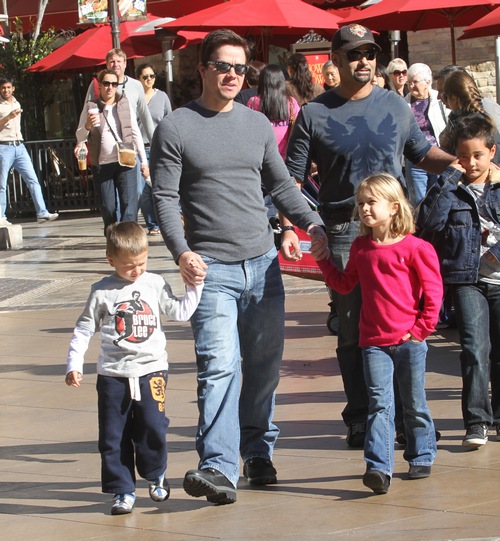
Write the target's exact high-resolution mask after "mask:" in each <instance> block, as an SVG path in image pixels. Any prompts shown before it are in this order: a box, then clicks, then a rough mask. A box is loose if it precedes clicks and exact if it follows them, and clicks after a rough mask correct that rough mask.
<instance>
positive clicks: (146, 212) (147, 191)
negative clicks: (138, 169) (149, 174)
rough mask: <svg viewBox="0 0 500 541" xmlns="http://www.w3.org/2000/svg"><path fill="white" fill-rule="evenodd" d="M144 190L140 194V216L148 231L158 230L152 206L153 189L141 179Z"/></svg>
mask: <svg viewBox="0 0 500 541" xmlns="http://www.w3.org/2000/svg"><path fill="white" fill-rule="evenodd" d="M142 184H143V185H144V188H143V190H142V193H141V199H140V206H141V212H142V216H143V218H144V221H145V222H146V227H147V228H148V230H149V231H151V230H152V229H160V227H159V225H158V222H157V221H156V214H155V208H154V205H153V189H152V188H151V186H150V185H149V184H147V183H146V182H145V181H144V179H142Z"/></svg>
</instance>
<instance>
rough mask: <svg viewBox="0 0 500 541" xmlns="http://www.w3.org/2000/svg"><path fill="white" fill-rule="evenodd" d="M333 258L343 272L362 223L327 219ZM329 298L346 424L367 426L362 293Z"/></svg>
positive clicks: (356, 292) (357, 289)
mask: <svg viewBox="0 0 500 541" xmlns="http://www.w3.org/2000/svg"><path fill="white" fill-rule="evenodd" d="M325 223H326V228H327V235H328V240H329V245H330V250H331V252H332V259H333V261H334V263H335V264H336V265H337V267H338V268H339V269H344V268H345V267H346V265H347V261H348V260H349V250H350V248H351V244H352V243H353V241H354V239H355V238H356V237H357V236H358V235H359V222H357V221H352V222H346V223H342V224H338V225H333V224H329V223H328V220H325ZM330 295H331V298H332V300H333V303H334V305H335V308H336V309H337V313H338V316H339V330H338V347H337V359H338V361H339V367H340V373H341V375H342V381H343V384H344V390H345V394H346V397H347V404H346V407H345V408H344V411H343V412H342V418H343V419H344V422H345V424H346V425H348V426H349V425H351V424H352V423H358V422H361V423H365V422H366V417H367V415H368V393H367V390H366V385H365V380H364V376H363V358H362V355H361V349H360V348H359V346H358V344H359V316H360V312H361V290H360V287H359V285H358V286H356V287H355V288H354V289H353V291H351V293H349V294H348V295H340V294H339V293H337V292H336V291H333V290H330Z"/></svg>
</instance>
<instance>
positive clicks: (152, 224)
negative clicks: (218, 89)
mask: <svg viewBox="0 0 500 541" xmlns="http://www.w3.org/2000/svg"><path fill="white" fill-rule="evenodd" d="M135 75H136V77H137V79H138V80H139V81H140V82H141V84H142V87H143V88H144V96H145V98H146V103H147V105H148V109H149V112H150V113H151V118H152V119H153V125H154V127H155V128H156V126H157V125H158V123H159V122H160V120H161V119H162V118H164V117H165V116H167V114H168V113H171V112H172V105H171V104H170V100H169V98H168V96H167V94H166V93H165V92H163V91H162V90H158V89H157V88H154V84H155V81H156V73H155V71H154V69H153V66H152V65H151V64H141V65H140V66H137V69H136V71H135ZM139 128H140V129H141V133H142V137H143V139H144V140H145V141H147V140H148V138H147V135H146V133H145V131H144V129H143V127H142V125H141V123H140V122H139ZM146 155H147V157H148V159H149V144H146ZM139 204H140V208H141V212H142V215H143V217H144V221H145V222H146V227H147V228H148V235H159V234H160V228H159V226H158V223H157V222H156V215H155V210H154V205H153V197H152V186H151V183H150V181H148V182H146V185H145V186H144V190H143V192H142V195H141V200H140V201H139Z"/></svg>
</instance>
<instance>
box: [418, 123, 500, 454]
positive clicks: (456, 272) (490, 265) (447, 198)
mask: <svg viewBox="0 0 500 541" xmlns="http://www.w3.org/2000/svg"><path fill="white" fill-rule="evenodd" d="M494 133H495V127H494V126H493V124H492V123H491V122H490V121H489V119H488V118H486V117H485V116H484V115H482V114H480V113H472V114H468V115H466V116H464V117H462V118H461V119H460V120H459V121H458V122H457V124H456V126H455V128H454V130H453V134H452V137H453V143H454V152H455V155H456V156H457V162H456V163H454V164H452V165H451V166H450V167H448V168H447V169H446V170H445V171H444V173H443V174H442V175H441V176H440V178H439V180H438V182H437V183H436V184H435V185H434V186H432V188H431V189H430V190H429V192H428V193H427V195H426V197H425V199H424V200H423V202H422V204H421V206H420V210H419V213H418V219H417V224H418V227H419V228H420V229H422V230H423V234H424V235H427V234H429V233H431V234H432V242H433V244H434V246H435V248H436V251H437V253H438V255H439V258H440V261H441V273H442V276H443V280H444V283H445V285H447V286H448V287H449V288H450V290H451V293H452V298H453V302H454V305H455V313H456V319H457V327H458V331H459V334H460V345H461V348H462V352H461V354H460V361H461V370H462V416H463V419H464V425H465V430H466V433H465V437H464V439H463V441H462V445H463V446H465V447H468V448H472V449H477V448H479V447H481V446H482V445H485V444H486V442H487V441H488V429H489V427H490V426H493V427H495V428H496V434H497V440H500V243H499V242H498V241H499V240H500V170H498V169H496V168H492V167H491V163H490V162H491V160H492V159H493V156H494V155H495V149H496V148H495V144H494ZM490 380H491V397H490V393H489V383H490Z"/></svg>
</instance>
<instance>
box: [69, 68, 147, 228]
mask: <svg viewBox="0 0 500 541" xmlns="http://www.w3.org/2000/svg"><path fill="white" fill-rule="evenodd" d="M98 81H99V91H100V97H99V98H98V100H97V101H96V102H93V101H88V102H86V103H85V105H84V107H83V110H82V113H81V115H80V122H79V124H78V129H77V131H76V138H77V142H78V144H80V143H82V142H84V141H87V145H88V147H89V154H90V162H91V164H92V174H93V178H94V182H95V185H96V186H98V187H99V189H100V194H101V211H102V219H103V222H104V233H105V234H106V229H107V227H108V226H109V225H111V224H112V223H115V222H116V221H118V217H117V200H116V194H118V199H119V203H120V207H119V208H120V214H121V221H122V222H127V221H131V222H136V221H137V211H138V207H139V201H138V195H137V171H136V167H137V165H136V166H134V167H127V166H124V165H120V163H119V161H118V148H117V140H118V141H120V142H123V143H126V144H132V145H133V147H134V149H135V151H136V152H137V153H138V155H139V157H140V160H141V173H142V176H143V177H144V178H148V177H149V167H148V165H147V163H148V162H147V158H146V152H145V149H144V143H143V140H142V137H141V132H140V130H139V126H138V125H137V120H136V116H135V113H134V112H133V111H132V108H131V106H130V103H129V102H128V100H127V98H126V97H125V96H123V95H122V96H120V97H119V98H117V96H116V90H117V88H118V75H117V74H116V72H114V71H112V70H108V69H105V70H103V71H101V73H100V74H99V77H98ZM96 109H97V110H98V112H97V111H96Z"/></svg>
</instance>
